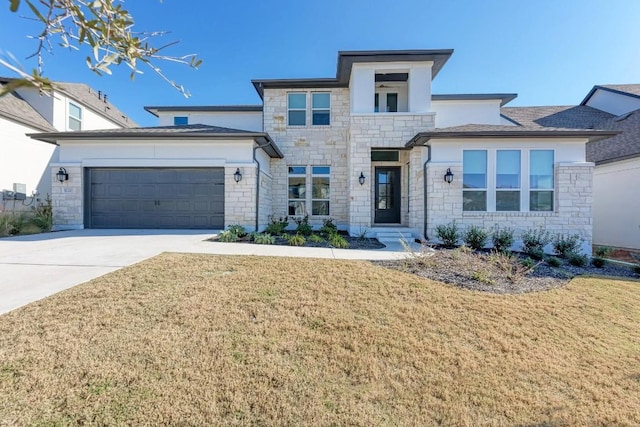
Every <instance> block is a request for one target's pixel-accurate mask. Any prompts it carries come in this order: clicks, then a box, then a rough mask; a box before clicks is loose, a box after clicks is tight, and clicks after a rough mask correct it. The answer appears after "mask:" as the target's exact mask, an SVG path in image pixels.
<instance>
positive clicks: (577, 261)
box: [567, 252, 589, 267]
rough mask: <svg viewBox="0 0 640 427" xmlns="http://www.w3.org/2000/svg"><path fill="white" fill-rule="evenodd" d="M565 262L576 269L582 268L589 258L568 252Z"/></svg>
mask: <svg viewBox="0 0 640 427" xmlns="http://www.w3.org/2000/svg"><path fill="white" fill-rule="evenodd" d="M567 260H568V261H569V264H571V265H575V266H576V267H584V266H585V265H587V262H589V258H588V257H587V256H586V255H584V254H581V253H578V252H569V253H568V254H567Z"/></svg>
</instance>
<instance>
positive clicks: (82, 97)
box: [53, 82, 138, 128]
mask: <svg viewBox="0 0 640 427" xmlns="http://www.w3.org/2000/svg"><path fill="white" fill-rule="evenodd" d="M53 89H54V90H58V91H60V92H62V93H64V94H66V95H68V96H69V97H70V98H73V99H75V100H76V101H78V102H80V103H81V104H83V105H84V106H86V107H88V108H89V109H91V110H93V111H94V112H96V113H97V114H100V115H101V116H104V117H107V118H108V119H109V120H111V121H113V122H115V123H117V124H119V125H120V126H123V127H126V128H131V127H135V126H138V124H137V123H136V122H134V121H133V120H131V119H130V118H128V117H127V116H126V115H125V114H124V113H123V112H122V111H120V110H118V109H117V108H116V106H115V105H113V104H112V103H111V102H109V101H108V100H106V99H107V95H106V94H103V95H102V96H100V93H99V92H96V91H95V90H94V89H92V88H91V87H90V86H88V85H86V84H84V83H63V82H54V83H53Z"/></svg>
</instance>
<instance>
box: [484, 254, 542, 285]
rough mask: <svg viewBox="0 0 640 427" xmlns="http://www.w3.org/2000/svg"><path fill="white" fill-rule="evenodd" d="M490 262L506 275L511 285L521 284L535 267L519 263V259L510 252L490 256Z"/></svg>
mask: <svg viewBox="0 0 640 427" xmlns="http://www.w3.org/2000/svg"><path fill="white" fill-rule="evenodd" d="M487 259H488V261H489V262H490V263H491V264H493V265H494V266H495V267H496V268H497V269H498V270H499V271H500V272H502V273H504V275H505V276H506V277H507V279H508V280H509V281H510V282H511V283H519V282H520V281H521V280H522V279H524V278H525V277H526V275H527V274H528V273H529V272H530V271H531V269H532V268H533V267H535V263H534V264H533V266H531V265H530V264H529V263H527V265H524V264H523V263H521V262H519V260H518V257H517V256H515V255H512V254H511V253H508V252H494V253H492V254H491V255H489V256H488V258H487Z"/></svg>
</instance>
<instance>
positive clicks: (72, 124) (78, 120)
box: [69, 102, 82, 130]
mask: <svg viewBox="0 0 640 427" xmlns="http://www.w3.org/2000/svg"><path fill="white" fill-rule="evenodd" d="M69 129H71V130H81V129H82V108H80V107H78V106H77V105H76V104H72V103H71V102H70V103H69Z"/></svg>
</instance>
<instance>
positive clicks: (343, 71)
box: [251, 49, 453, 98]
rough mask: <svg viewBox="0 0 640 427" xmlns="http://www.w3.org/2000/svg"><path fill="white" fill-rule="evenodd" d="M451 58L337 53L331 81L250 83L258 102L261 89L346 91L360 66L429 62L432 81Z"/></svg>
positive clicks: (435, 52)
mask: <svg viewBox="0 0 640 427" xmlns="http://www.w3.org/2000/svg"><path fill="white" fill-rule="evenodd" d="M451 54H453V49H418V50H359V51H340V52H338V67H337V71H336V77H335V78H320V79H318V78H313V79H266V80H265V79H257V80H251V83H253V86H254V87H255V89H256V91H257V92H258V95H260V98H262V97H263V96H264V89H265V88H280V89H298V88H333V87H348V86H349V79H350V78H351V68H352V67H353V64H355V63H362V62H365V63H366V62H416V61H433V68H432V71H431V78H435V76H436V75H437V74H438V72H439V71H440V69H441V68H442V67H443V66H444V64H445V63H446V62H447V60H448V59H449V57H450V56H451Z"/></svg>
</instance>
